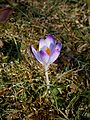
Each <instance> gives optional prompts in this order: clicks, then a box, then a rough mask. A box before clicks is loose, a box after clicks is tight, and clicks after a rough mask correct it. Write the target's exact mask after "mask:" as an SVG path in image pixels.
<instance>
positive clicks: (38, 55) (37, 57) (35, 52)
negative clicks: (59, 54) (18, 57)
mask: <svg viewBox="0 0 90 120" xmlns="http://www.w3.org/2000/svg"><path fill="white" fill-rule="evenodd" d="M31 51H32V53H33V55H34V56H35V58H36V59H37V60H38V61H39V62H40V63H41V64H43V62H42V59H41V57H40V54H39V52H37V51H36V50H35V49H34V47H33V46H31Z"/></svg>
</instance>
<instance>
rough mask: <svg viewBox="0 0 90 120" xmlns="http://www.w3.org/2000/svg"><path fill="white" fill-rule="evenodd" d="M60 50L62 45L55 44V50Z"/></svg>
mask: <svg viewBox="0 0 90 120" xmlns="http://www.w3.org/2000/svg"><path fill="white" fill-rule="evenodd" d="M61 48H62V44H61V43H58V44H56V46H55V50H58V51H61Z"/></svg>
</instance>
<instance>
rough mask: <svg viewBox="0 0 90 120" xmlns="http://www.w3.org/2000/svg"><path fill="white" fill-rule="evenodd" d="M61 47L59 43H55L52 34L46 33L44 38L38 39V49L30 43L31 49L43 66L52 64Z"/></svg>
mask: <svg viewBox="0 0 90 120" xmlns="http://www.w3.org/2000/svg"><path fill="white" fill-rule="evenodd" d="M61 48H62V44H61V43H56V41H55V39H54V37H53V36H52V35H50V34H49V35H48V36H47V37H46V39H45V40H44V39H40V41H39V51H36V50H35V49H34V47H33V46H32V45H31V51H32V53H33V55H34V56H35V58H36V59H37V60H38V61H39V62H40V63H41V64H43V65H44V66H49V65H50V64H52V63H53V62H54V61H55V60H56V59H57V58H58V56H59V54H60V50H61Z"/></svg>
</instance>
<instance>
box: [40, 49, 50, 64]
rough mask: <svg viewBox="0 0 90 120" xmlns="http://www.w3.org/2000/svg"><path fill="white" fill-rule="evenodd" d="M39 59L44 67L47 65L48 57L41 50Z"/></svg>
mask: <svg viewBox="0 0 90 120" xmlns="http://www.w3.org/2000/svg"><path fill="white" fill-rule="evenodd" d="M40 57H41V59H42V62H43V63H44V65H46V64H47V63H48V60H49V55H48V54H47V53H46V52H45V51H43V50H41V51H40Z"/></svg>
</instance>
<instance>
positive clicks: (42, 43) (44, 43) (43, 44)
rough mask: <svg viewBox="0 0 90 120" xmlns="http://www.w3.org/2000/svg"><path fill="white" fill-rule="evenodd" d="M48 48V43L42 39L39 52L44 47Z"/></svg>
mask: <svg viewBox="0 0 90 120" xmlns="http://www.w3.org/2000/svg"><path fill="white" fill-rule="evenodd" d="M44 46H46V42H45V40H44V39H40V41H39V51H40V50H41V49H42V48H43V47H44Z"/></svg>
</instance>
